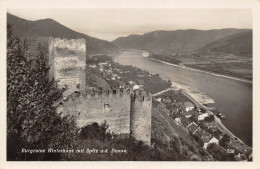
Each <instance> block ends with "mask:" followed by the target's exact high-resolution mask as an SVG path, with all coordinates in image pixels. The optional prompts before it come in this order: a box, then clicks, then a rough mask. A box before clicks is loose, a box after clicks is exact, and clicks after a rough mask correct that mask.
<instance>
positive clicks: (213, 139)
mask: <svg viewBox="0 0 260 169" xmlns="http://www.w3.org/2000/svg"><path fill="white" fill-rule="evenodd" d="M173 90H174V89H173ZM176 96H177V97H176ZM154 100H155V102H156V104H154V106H155V105H157V107H159V109H164V110H166V111H164V112H166V113H167V115H168V116H170V117H171V118H173V119H174V121H175V122H176V123H177V125H178V126H180V127H182V128H183V129H184V131H186V132H187V133H188V134H189V135H191V136H192V137H193V138H194V141H195V142H196V143H197V144H199V145H200V146H201V147H203V149H205V150H208V151H209V152H211V151H212V149H214V151H215V153H216V152H217V153H223V154H226V155H229V156H232V157H233V158H234V160H236V161H248V160H249V159H251V154H252V149H251V148H250V147H249V146H247V145H245V144H244V143H243V142H241V141H240V140H238V139H237V138H231V137H230V136H229V135H228V134H226V133H225V131H223V130H222V129H220V128H219V127H218V125H217V123H216V119H215V118H217V117H216V116H215V115H214V113H213V112H211V111H209V110H208V109H207V110H205V109H204V108H201V107H197V106H196V105H195V104H194V103H193V102H192V101H191V100H190V99H189V98H187V97H185V95H184V94H183V91H181V90H180V91H177V92H176V91H167V92H166V93H162V94H160V95H158V96H156V97H155V99H154ZM210 110H213V111H214V107H210ZM214 151H212V152H214Z"/></svg>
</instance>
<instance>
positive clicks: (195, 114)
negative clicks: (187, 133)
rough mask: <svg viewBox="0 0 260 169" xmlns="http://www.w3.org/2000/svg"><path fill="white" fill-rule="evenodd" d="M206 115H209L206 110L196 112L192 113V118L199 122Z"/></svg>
mask: <svg viewBox="0 0 260 169" xmlns="http://www.w3.org/2000/svg"><path fill="white" fill-rule="evenodd" d="M208 116H209V114H208V113H207V112H205V113H201V112H196V113H194V120H195V121H196V122H200V121H202V120H204V119H205V118H206V117H208Z"/></svg>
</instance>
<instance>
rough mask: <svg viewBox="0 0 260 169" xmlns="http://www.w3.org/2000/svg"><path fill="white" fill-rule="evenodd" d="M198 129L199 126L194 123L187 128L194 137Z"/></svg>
mask: <svg viewBox="0 0 260 169" xmlns="http://www.w3.org/2000/svg"><path fill="white" fill-rule="evenodd" d="M198 128H199V126H198V125H197V124H196V123H194V122H192V123H190V124H189V125H188V126H187V129H188V131H189V133H190V134H191V135H193V134H194V133H195V131H196V130H197V129H198Z"/></svg>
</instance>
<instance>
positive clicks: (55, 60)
mask: <svg viewBox="0 0 260 169" xmlns="http://www.w3.org/2000/svg"><path fill="white" fill-rule="evenodd" d="M86 52H87V51H86V41H85V39H69V40H68V39H59V38H49V64H50V70H49V79H50V80H52V79H55V80H57V81H58V85H59V86H60V87H67V90H66V92H65V93H64V98H63V99H62V101H61V103H60V106H59V108H58V111H59V112H60V111H62V112H63V113H65V114H70V115H74V116H75V118H76V122H77V125H78V126H79V127H83V126H85V125H87V124H91V123H93V122H97V123H99V124H100V123H102V122H104V121H105V120H106V121H107V122H108V124H109V128H108V130H109V131H110V132H113V133H116V134H127V135H130V136H131V137H134V138H135V139H136V140H140V141H143V142H144V143H146V144H148V145H149V144H150V142H151V110H152V96H151V95H149V94H145V93H142V92H140V91H133V90H132V89H130V88H124V89H113V90H109V91H108V90H102V91H100V92H98V91H89V90H87V88H86V72H85V71H86V59H87V58H86Z"/></svg>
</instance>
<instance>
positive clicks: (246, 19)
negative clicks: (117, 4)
mask: <svg viewBox="0 0 260 169" xmlns="http://www.w3.org/2000/svg"><path fill="white" fill-rule="evenodd" d="M8 12H9V13H11V14H13V15H16V16H18V17H21V18H24V19H27V20H38V19H46V18H51V19H54V20H56V21H57V22H59V23H61V24H62V25H65V26H66V27H68V28H70V29H73V30H75V31H77V32H81V33H84V34H87V35H89V36H93V37H96V38H99V39H104V40H108V41H112V40H114V39H116V38H118V37H125V36H128V35H130V34H144V33H147V32H151V31H155V30H178V29H200V30H209V29H222V28H249V29H251V28H252V11H251V10H250V9H180V8H178V9H174V8H172V9H169V8H167V9H163V8H158V9H155V8H152V9H151V8H150V9H148V8H145V9H142V8H126V9H123V8H117V9H111V8H110V9H108V8H104V9H102V8H95V9H89V8H88V9H8Z"/></svg>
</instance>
